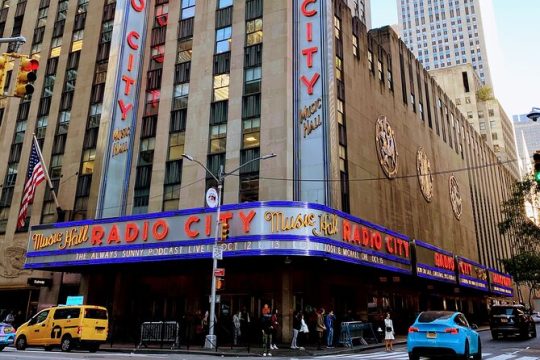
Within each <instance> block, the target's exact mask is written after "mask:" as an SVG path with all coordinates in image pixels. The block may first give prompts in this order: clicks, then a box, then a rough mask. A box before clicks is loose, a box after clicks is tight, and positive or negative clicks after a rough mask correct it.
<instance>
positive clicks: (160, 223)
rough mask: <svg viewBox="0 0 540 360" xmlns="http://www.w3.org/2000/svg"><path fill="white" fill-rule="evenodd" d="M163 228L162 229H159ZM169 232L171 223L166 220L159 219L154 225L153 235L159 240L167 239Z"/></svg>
mask: <svg viewBox="0 0 540 360" xmlns="http://www.w3.org/2000/svg"><path fill="white" fill-rule="evenodd" d="M160 228H161V231H159V230H160ZM168 233H169V225H168V224H167V222H166V221H165V220H158V221H156V223H155V224H154V226H152V236H154V239H156V240H157V241H160V240H163V239H165V237H166V236H167V234H168Z"/></svg>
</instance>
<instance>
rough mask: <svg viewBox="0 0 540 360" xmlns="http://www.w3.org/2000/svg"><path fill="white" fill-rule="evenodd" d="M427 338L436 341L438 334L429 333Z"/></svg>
mask: <svg viewBox="0 0 540 360" xmlns="http://www.w3.org/2000/svg"><path fill="white" fill-rule="evenodd" d="M426 337H427V338H428V339H436V338H437V333H434V332H428V333H427V334H426Z"/></svg>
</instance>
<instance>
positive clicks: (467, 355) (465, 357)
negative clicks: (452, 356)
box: [461, 341, 471, 360]
mask: <svg viewBox="0 0 540 360" xmlns="http://www.w3.org/2000/svg"><path fill="white" fill-rule="evenodd" d="M470 357H471V353H470V350H469V342H468V341H466V342H465V350H464V351H463V355H462V356H461V358H462V359H463V360H469V358H470Z"/></svg>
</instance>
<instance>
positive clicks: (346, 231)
mask: <svg viewBox="0 0 540 360" xmlns="http://www.w3.org/2000/svg"><path fill="white" fill-rule="evenodd" d="M343 241H347V242H349V241H351V225H350V224H349V222H348V221H347V220H343Z"/></svg>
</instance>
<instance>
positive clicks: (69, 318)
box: [15, 305, 109, 352]
mask: <svg viewBox="0 0 540 360" xmlns="http://www.w3.org/2000/svg"><path fill="white" fill-rule="evenodd" d="M108 329H109V320H108V314H107V309H106V308H104V307H101V306H93V305H77V306H55V307H51V308H47V309H44V310H42V311H40V312H39V313H37V314H36V315H34V316H32V318H31V319H30V320H28V321H27V322H25V323H24V324H22V325H21V326H19V328H18V329H17V334H16V336H15V347H16V348H17V350H24V349H26V348H27V347H29V346H42V347H44V348H45V350H51V349H52V348H53V347H60V349H61V350H62V351H70V350H71V349H73V348H75V347H79V348H82V349H88V350H90V352H96V351H97V350H98V349H99V346H100V345H101V344H103V343H105V341H106V340H107V333H108Z"/></svg>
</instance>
